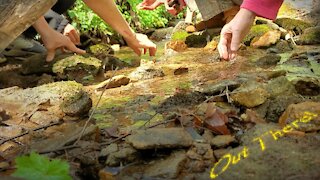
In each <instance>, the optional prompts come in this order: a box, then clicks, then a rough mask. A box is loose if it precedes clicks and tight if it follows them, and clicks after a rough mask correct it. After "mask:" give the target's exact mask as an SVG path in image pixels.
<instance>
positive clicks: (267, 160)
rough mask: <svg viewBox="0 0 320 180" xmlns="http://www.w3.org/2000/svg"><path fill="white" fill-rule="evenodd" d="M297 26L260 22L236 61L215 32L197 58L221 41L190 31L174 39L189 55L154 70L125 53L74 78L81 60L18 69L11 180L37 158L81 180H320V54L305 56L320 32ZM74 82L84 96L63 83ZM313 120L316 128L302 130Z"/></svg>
mask: <svg viewBox="0 0 320 180" xmlns="http://www.w3.org/2000/svg"><path fill="white" fill-rule="evenodd" d="M283 8H287V7H283ZM286 11H287V12H290V11H291V9H290V8H289V9H286ZM287 12H286V13H287ZM280 14H281V12H280ZM280 16H281V15H280ZM289 17H292V16H289ZM290 23H291V24H290ZM290 23H288V24H289V25H294V26H295V27H293V28H292V27H289V26H287V25H286V24H285V23H278V24H279V25H280V26H279V25H277V24H274V23H273V22H270V21H266V20H262V21H260V22H259V23H258V22H257V23H256V24H258V25H255V26H254V27H253V28H252V30H251V32H250V33H249V35H248V36H247V37H246V39H245V41H244V42H245V44H246V45H247V46H248V47H244V46H242V47H241V48H240V50H239V51H238V55H237V57H236V59H235V60H234V61H223V60H221V59H219V55H218V52H217V50H216V44H217V42H218V41H219V36H216V34H219V32H218V31H216V30H214V29H213V30H209V31H208V34H210V36H211V38H212V36H215V37H213V41H211V42H212V44H210V43H209V45H211V46H212V47H210V48H209V49H208V48H186V43H185V42H191V43H187V44H188V45H189V46H198V45H200V44H201V43H203V42H207V41H208V40H209V38H207V37H208V36H203V35H206V34H207V32H200V33H199V32H193V33H192V34H191V33H187V32H186V31H185V27H182V26H183V25H182V26H181V27H180V30H178V31H176V32H175V33H173V35H172V38H171V42H174V41H179V42H183V43H176V44H174V45H175V47H173V48H174V49H175V48H181V47H182V49H183V50H181V51H180V52H178V51H175V50H173V49H170V47H166V48H165V49H163V48H162V47H163V46H164V45H165V44H166V42H165V41H163V42H158V44H157V46H158V47H159V49H158V54H157V55H156V56H155V57H153V58H149V59H148V57H147V56H145V55H142V56H141V57H138V56H136V55H133V53H132V50H130V49H129V48H128V47H123V46H122V47H121V50H120V51H116V52H115V55H114V56H111V55H109V54H108V53H109V50H111V49H110V47H109V46H106V49H104V50H103V49H102V50H100V49H99V48H97V49H98V51H97V52H96V57H98V58H100V59H99V60H97V59H95V60H97V62H98V61H99V68H96V67H95V68H92V66H91V65H92V64H91V65H90V63H92V62H93V63H94V62H95V61H92V62H91V61H86V62H84V63H87V64H86V65H84V64H83V63H82V62H81V63H82V64H81V65H78V64H76V65H74V66H72V68H70V69H71V70H66V71H65V70H64V69H63V68H62V69H63V71H61V72H62V73H63V76H65V77H63V76H61V75H59V76H58V75H57V74H55V73H53V72H52V65H53V64H57V63H59V62H60V61H62V60H65V58H68V57H69V56H70V54H69V55H63V57H62V56H61V57H60V56H59V57H58V58H56V59H55V61H54V62H52V63H46V62H45V56H44V55H41V56H39V55H38V56H31V57H29V58H30V59H29V58H28V57H22V58H15V57H6V58H7V61H6V62H4V63H1V64H0V87H1V88H7V87H11V88H7V89H1V90H0V152H1V153H0V161H1V163H0V174H1V175H2V174H3V173H7V172H8V173H10V172H12V169H14V168H15V167H14V165H15V164H14V161H13V160H14V157H16V156H17V155H19V154H26V153H28V152H29V151H32V150H36V151H38V152H41V153H44V154H46V155H48V156H50V157H52V158H58V159H65V160H67V161H68V162H69V164H70V167H71V174H72V176H73V178H74V179H98V178H100V179H210V174H212V173H218V177H217V179H219V178H220V179H274V178H278V177H279V179H317V178H318V177H319V172H318V168H317V167H318V166H319V161H318V159H319V157H318V156H319V155H318V154H319V153H318V152H319V130H320V129H319V122H318V121H319V119H318V116H317V117H316V115H315V114H316V113H319V112H318V111H319V108H318V107H319V102H320V96H319V95H320V94H319V87H320V86H319V76H320V68H319V62H320V53H319V52H320V48H319V46H318V45H317V44H313V45H302V46H300V45H298V46H296V45H295V42H296V43H298V44H299V41H297V39H299V38H297V37H298V36H300V37H303V36H304V35H306V34H305V32H307V31H309V29H313V30H314V29H315V28H317V27H316V26H313V25H312V27H307V26H308V25H307V26H305V24H303V23H302V22H301V21H299V23H298V24H294V23H292V21H291V22H290ZM184 25H187V24H184ZM151 31H153V30H150V31H149V32H151ZM213 31H215V32H216V34H215V33H212V32H213ZM217 32H218V33H217ZM279 32H280V35H279ZM310 32H311V31H310ZM159 34H160V35H157V36H162V35H161V33H159ZM163 34H167V33H166V32H164V33H163ZM166 36H167V35H166ZM157 38H158V37H157ZM159 39H160V38H159ZM190 39H192V41H190ZM197 40H199V44H198V42H196V41H197ZM311 40H312V41H313V40H317V38H314V37H312V39H311ZM200 41H201V42H200ZM167 45H168V43H167ZM250 45H251V46H254V45H256V47H259V48H254V47H249V46H250ZM199 47H200V46H199ZM201 47H202V44H201ZM266 48H268V49H266ZM108 49H109V50H108ZM163 54H165V55H164V56H163ZM91 55H92V54H91ZM73 57H75V56H73ZM36 60H39V61H36ZM87 60H88V59H87ZM76 62H77V60H76ZM69 63H71V64H72V63H73V61H71V60H70V61H69ZM138 65H140V67H138V68H137V67H134V66H138ZM97 67H98V66H97ZM115 67H118V68H117V70H114V69H115ZM97 69H101V70H99V72H98V73H97V74H96V70H97ZM44 73H45V74H44ZM69 76H70V77H72V78H73V79H74V78H78V79H76V80H77V81H79V82H81V83H82V84H84V85H81V84H79V83H76V82H70V81H67V82H55V81H60V80H62V79H68V77H69ZM108 78H111V81H110V82H109V80H110V79H108ZM128 83H130V84H128ZM12 86H19V88H18V87H12ZM106 86H109V87H106ZM98 102H99V103H98ZM97 103H98V105H97V106H96V104H97ZM305 112H308V113H314V114H309V116H312V117H314V119H312V120H311V119H310V120H309V119H308V118H309V117H305V118H303V119H302V120H303V121H304V122H300V123H297V122H295V119H297V118H299V117H300V116H303V115H304V113H305ZM91 113H92V114H91ZM89 117H91V119H90V120H88V118H89ZM307 121H308V122H307ZM293 123H296V124H293ZM278 124H279V125H278ZM47 125H49V126H47ZM85 125H86V126H85ZM295 126H297V127H295ZM37 129H38V130H37ZM23 133H27V134H25V135H22V136H19V137H17V138H14V137H13V136H18V135H21V134H23ZM10 137H13V139H12V140H11V139H7V138H10ZM259 138H261V141H263V143H264V146H262V145H261V141H260V139H259ZM263 147H264V149H262V148H263ZM229 153H231V154H229ZM231 155H232V156H231ZM228 157H230V158H231V159H230V162H229V165H226V163H228V159H227V158H228ZM221 158H222V159H223V160H221V161H219V159H221ZM2 162H4V163H2ZM215 163H218V166H217V167H216V168H215V169H214V171H211V170H212V168H213V167H215ZM219 163H220V165H219ZM224 166H227V168H226V169H225V171H224V172H221V171H222V170H221V168H223V167H224Z"/></svg>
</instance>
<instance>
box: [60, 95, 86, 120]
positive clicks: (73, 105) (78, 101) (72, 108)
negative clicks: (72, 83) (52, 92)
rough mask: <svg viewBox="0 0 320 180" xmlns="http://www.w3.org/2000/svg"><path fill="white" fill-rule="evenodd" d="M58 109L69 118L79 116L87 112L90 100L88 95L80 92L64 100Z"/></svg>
mask: <svg viewBox="0 0 320 180" xmlns="http://www.w3.org/2000/svg"><path fill="white" fill-rule="evenodd" d="M60 107H61V109H62V111H63V112H64V113H66V114H67V115H69V116H81V115H85V114H87V113H88V112H89V110H90V109H91V107H92V100H91V98H90V96H89V94H88V93H86V92H84V91H82V90H81V91H80V92H79V93H78V94H77V95H76V96H72V97H68V98H66V99H65V100H64V101H63V103H62V104H61V106H60Z"/></svg>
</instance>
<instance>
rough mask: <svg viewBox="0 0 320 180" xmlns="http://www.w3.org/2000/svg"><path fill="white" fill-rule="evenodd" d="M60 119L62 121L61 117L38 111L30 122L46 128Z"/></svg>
mask: <svg viewBox="0 0 320 180" xmlns="http://www.w3.org/2000/svg"><path fill="white" fill-rule="evenodd" d="M60 119H61V117H58V116H57V115H55V114H53V113H52V112H48V111H37V112H35V113H34V114H33V115H32V116H31V118H30V121H32V122H34V123H37V124H39V125H42V126H44V125H48V124H50V123H52V122H58V121H59V120H60Z"/></svg>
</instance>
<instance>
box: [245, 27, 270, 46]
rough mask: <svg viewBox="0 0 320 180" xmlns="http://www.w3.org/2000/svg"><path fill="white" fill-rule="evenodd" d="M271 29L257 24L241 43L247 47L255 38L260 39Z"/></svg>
mask: <svg viewBox="0 0 320 180" xmlns="http://www.w3.org/2000/svg"><path fill="white" fill-rule="evenodd" d="M271 30H272V28H271V27H270V26H268V25H266V24H259V25H255V26H252V28H251V30H250V31H249V33H248V35H247V36H246V37H245V38H244V39H243V41H242V42H243V43H244V44H245V45H247V46H249V45H250V43H251V41H252V40H253V39H254V38H256V37H261V36H262V35H264V34H265V33H267V32H268V31H271Z"/></svg>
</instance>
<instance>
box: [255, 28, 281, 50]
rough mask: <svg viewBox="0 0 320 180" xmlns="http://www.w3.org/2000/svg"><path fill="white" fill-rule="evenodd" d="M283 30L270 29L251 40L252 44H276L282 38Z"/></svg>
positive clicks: (262, 45) (268, 45)
mask: <svg viewBox="0 0 320 180" xmlns="http://www.w3.org/2000/svg"><path fill="white" fill-rule="evenodd" d="M280 36H281V32H280V31H278V30H273V31H268V32H267V33H265V34H264V35H262V36H261V37H258V38H255V39H253V40H252V42H251V46H252V47H255V48H266V47H270V46H271V45H273V44H276V43H277V42H278V41H279V40H280Z"/></svg>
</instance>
